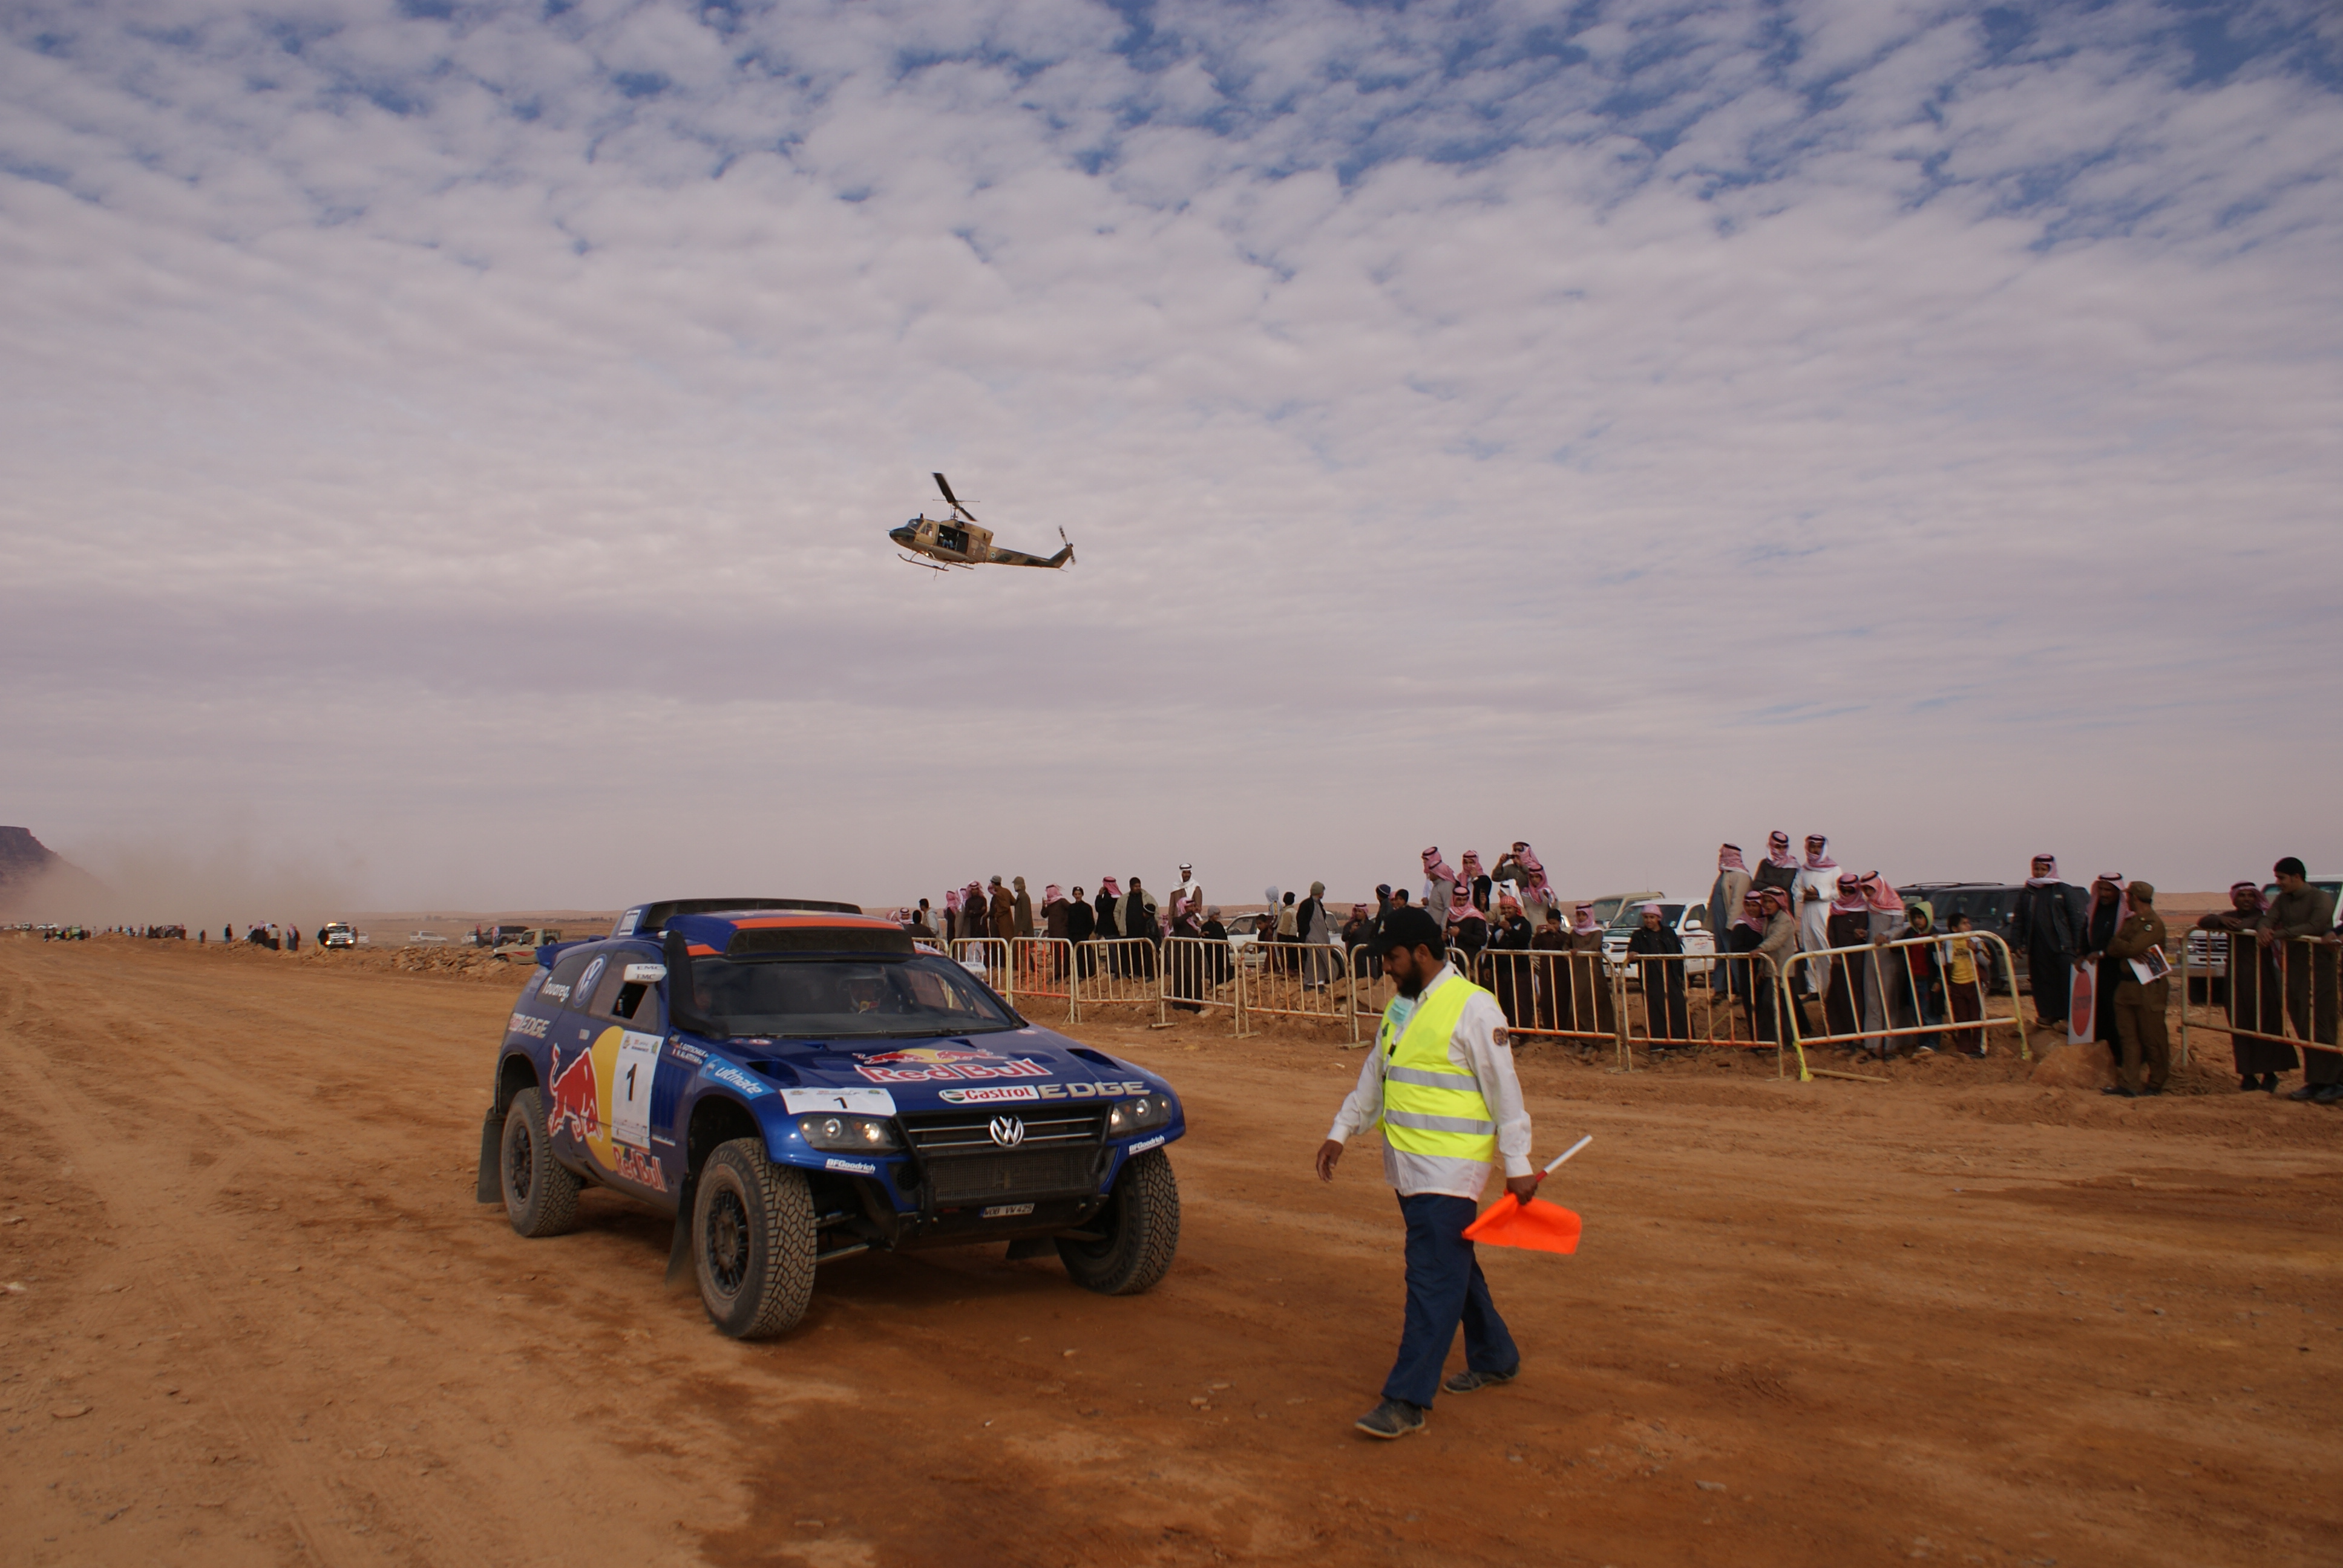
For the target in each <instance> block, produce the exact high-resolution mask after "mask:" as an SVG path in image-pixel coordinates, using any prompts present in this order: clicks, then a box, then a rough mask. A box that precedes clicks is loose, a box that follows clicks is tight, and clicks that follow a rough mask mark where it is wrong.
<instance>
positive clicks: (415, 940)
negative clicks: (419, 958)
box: [407, 931, 447, 948]
mask: <svg viewBox="0 0 2343 1568" xmlns="http://www.w3.org/2000/svg"><path fill="white" fill-rule="evenodd" d="M407 946H408V947H410V948H444V947H446V946H447V938H446V937H443V936H441V935H440V934H439V933H438V932H437V931H415V932H412V933H410V934H409V935H408V937H407Z"/></svg>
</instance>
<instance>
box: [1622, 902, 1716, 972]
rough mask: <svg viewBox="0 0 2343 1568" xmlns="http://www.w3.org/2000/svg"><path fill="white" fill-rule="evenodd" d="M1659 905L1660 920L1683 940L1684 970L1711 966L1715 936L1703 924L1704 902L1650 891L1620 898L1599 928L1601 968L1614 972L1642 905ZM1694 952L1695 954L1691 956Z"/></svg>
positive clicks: (1641, 917) (1704, 969)
mask: <svg viewBox="0 0 2343 1568" xmlns="http://www.w3.org/2000/svg"><path fill="white" fill-rule="evenodd" d="M1645 904H1657V905H1659V906H1660V923H1661V924H1663V925H1664V926H1666V927H1667V928H1668V929H1669V930H1673V931H1674V932H1675V934H1676V936H1677V937H1678V938H1679V939H1681V940H1682V941H1683V942H1684V953H1685V955H1686V957H1685V960H1684V973H1685V974H1686V975H1687V976H1690V975H1704V974H1706V973H1707V972H1708V971H1709V970H1711V969H1712V968H1714V967H1715V964H1714V962H1713V960H1714V959H1715V954H1716V937H1715V933H1714V932H1712V931H1710V930H1709V929H1708V925H1707V920H1708V906H1706V905H1705V904H1683V903H1677V902H1674V901H1673V900H1668V899H1666V898H1664V897H1663V896H1662V895H1660V894H1657V893H1654V894H1653V895H1652V896H1651V897H1650V898H1647V899H1638V900H1634V901H1633V902H1623V903H1622V904H1621V905H1620V908H1619V911H1618V913H1616V914H1615V915H1614V916H1613V917H1612V918H1611V923H1610V924H1609V925H1607V926H1605V927H1604V928H1603V964H1604V969H1605V970H1607V971H1608V972H1610V973H1614V974H1615V973H1617V972H1618V971H1619V970H1620V968H1621V967H1622V966H1624V965H1625V964H1626V962H1627V961H1628V960H1627V939H1628V938H1629V937H1632V936H1634V934H1635V931H1636V930H1637V929H1638V928H1639V927H1641V926H1642V925H1643V923H1644V905H1645ZM1695 953H1696V954H1698V955H1699V956H1698V957H1697V958H1694V957H1692V956H1691V955H1693V954H1695Z"/></svg>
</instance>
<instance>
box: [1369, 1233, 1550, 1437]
mask: <svg viewBox="0 0 2343 1568" xmlns="http://www.w3.org/2000/svg"><path fill="white" fill-rule="evenodd" d="M1399 1211H1400V1215H1401V1217H1402V1218H1403V1219H1404V1220H1405V1221H1407V1327H1406V1329H1405V1330H1404V1331H1403V1332H1402V1333H1401V1335H1400V1340H1399V1360H1397V1361H1395V1362H1393V1363H1392V1370H1391V1376H1389V1377H1388V1378H1385V1379H1384V1380H1383V1397H1384V1398H1385V1399H1403V1400H1405V1401H1407V1402H1408V1403H1410V1404H1423V1405H1428V1404H1430V1403H1431V1402H1432V1397H1433V1395H1434V1394H1436V1393H1438V1392H1440V1369H1441V1367H1442V1365H1443V1363H1445V1362H1447V1360H1448V1347H1449V1346H1451V1345H1453V1344H1454V1343H1455V1342H1456V1326H1457V1324H1458V1323H1460V1322H1461V1323H1463V1325H1464V1364H1465V1365H1466V1366H1468V1367H1470V1368H1472V1369H1473V1371H1474V1372H1512V1371H1513V1369H1514V1368H1515V1367H1518V1366H1520V1365H1521V1364H1522V1352H1520V1351H1519V1350H1518V1349H1516V1348H1515V1347H1514V1345H1513V1334H1512V1332H1510V1331H1508V1330H1507V1329H1506V1327H1505V1320H1504V1319H1503V1318H1501V1317H1499V1316H1498V1315H1497V1304H1496V1303H1495V1302H1493V1301H1491V1300H1490V1299H1489V1282H1488V1281H1486V1280H1484V1279H1483V1278H1482V1277H1481V1264H1480V1261H1479V1260H1478V1259H1476V1258H1474V1257H1473V1243H1472V1242H1470V1241H1466V1240H1465V1239H1464V1227H1465V1226H1467V1225H1469V1224H1471V1223H1472V1222H1473V1216H1474V1215H1476V1214H1478V1213H1479V1212H1480V1206H1479V1205H1478V1204H1476V1203H1474V1202H1473V1200H1472V1199H1470V1198H1451V1197H1449V1196H1447V1195H1446V1194H1445V1193H1441V1192H1419V1193H1417V1194H1415V1195H1414V1196H1413V1197H1403V1198H1402V1199H1400V1201H1399Z"/></svg>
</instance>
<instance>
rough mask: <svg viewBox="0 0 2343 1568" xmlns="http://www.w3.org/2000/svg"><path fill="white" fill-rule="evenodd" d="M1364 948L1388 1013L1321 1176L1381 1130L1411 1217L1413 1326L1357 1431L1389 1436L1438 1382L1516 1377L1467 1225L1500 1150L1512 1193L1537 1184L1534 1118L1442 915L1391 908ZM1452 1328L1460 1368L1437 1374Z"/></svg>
mask: <svg viewBox="0 0 2343 1568" xmlns="http://www.w3.org/2000/svg"><path fill="white" fill-rule="evenodd" d="M1368 950H1369V951H1370V952H1372V953H1373V954H1374V955H1375V956H1376V957H1377V958H1379V959H1381V960H1383V973H1385V974H1387V975H1389V976H1390V977H1391V978H1392V980H1393V982H1394V983H1395V984H1396V985H1397V986H1398V987H1399V995H1398V996H1396V997H1394V998H1393V1000H1392V1004H1391V1006H1390V1007H1388V1008H1386V1009H1384V1010H1383V1027H1382V1028H1381V1029H1380V1030H1377V1031H1376V1033H1375V1049H1374V1053H1373V1056H1372V1057H1370V1058H1369V1059H1368V1060H1367V1062H1366V1063H1365V1065H1364V1066H1363V1067H1362V1068H1361V1070H1360V1071H1359V1086H1358V1087H1357V1088H1356V1089H1354V1090H1353V1091H1351V1097H1350V1098H1349V1099H1348V1100H1346V1101H1343V1102H1342V1111H1341V1113H1340V1114H1338V1115H1337V1116H1336V1117H1335V1118H1334V1125H1333V1127H1332V1130H1330V1131H1328V1132H1327V1134H1326V1141H1325V1142H1324V1143H1322V1144H1320V1145H1319V1147H1318V1178H1319V1180H1320V1181H1332V1180H1333V1179H1334V1163H1335V1161H1338V1160H1340V1159H1342V1145H1343V1143H1344V1142H1345V1141H1348V1140H1349V1138H1350V1137H1351V1135H1352V1134H1353V1133H1355V1132H1362V1131H1365V1130H1366V1129H1368V1128H1370V1127H1379V1128H1381V1129H1382V1130H1383V1176H1384V1179H1385V1180H1386V1181H1390V1182H1391V1184H1392V1186H1393V1188H1394V1189H1395V1190H1396V1191H1398V1193H1399V1211H1400V1215H1401V1217H1402V1218H1403V1220H1404V1221H1406V1222H1407V1324H1406V1327H1405V1329H1404V1330H1403V1332H1401V1335H1400V1342H1399V1359H1398V1360H1397V1361H1396V1362H1393V1365H1392V1370H1391V1376H1389V1377H1388V1378H1386V1379H1384V1380H1383V1403H1381V1404H1379V1405H1377V1406H1376V1407H1375V1408H1374V1409H1373V1410H1372V1411H1370V1412H1367V1413H1366V1414H1365V1415H1363V1416H1361V1417H1360V1418H1359V1422H1358V1427H1359V1430H1360V1431H1361V1432H1365V1433H1366V1434H1367V1435H1368V1436H1370V1437H1380V1438H1395V1437H1405V1436H1406V1435H1407V1434H1408V1433H1410V1432H1422V1431H1423V1413H1424V1412H1425V1410H1426V1409H1428V1408H1429V1407H1430V1406H1431V1404H1432V1400H1433V1394H1434V1393H1436V1392H1438V1391H1439V1390H1441V1389H1446V1390H1447V1391H1448V1392H1450V1393H1470V1392H1473V1390H1474V1389H1481V1388H1488V1387H1490V1386H1492V1385H1493V1384H1496V1383H1501V1382H1512V1381H1513V1378H1514V1377H1515V1376H1516V1375H1518V1374H1519V1372H1521V1365H1522V1356H1521V1352H1520V1351H1519V1350H1517V1349H1515V1348H1514V1345H1513V1335H1512V1334H1511V1333H1510V1332H1507V1330H1506V1328H1505V1320H1504V1319H1503V1318H1501V1317H1499V1316H1498V1315H1497V1308H1496V1303H1495V1302H1492V1301H1491V1300H1490V1299H1489V1283H1488V1282H1487V1281H1486V1280H1484V1279H1483V1278H1482V1277H1481V1265H1480V1262H1479V1261H1477V1260H1476V1259H1475V1258H1474V1257H1473V1243H1472V1242H1470V1241H1466V1240H1465V1239H1464V1227H1465V1226H1467V1225H1469V1224H1471V1223H1472V1222H1473V1215H1474V1213H1475V1212H1476V1211H1477V1210H1478V1207H1479V1203H1480V1197H1481V1189H1482V1188H1483V1187H1485V1186H1487V1185H1488V1183H1489V1167H1490V1166H1491V1165H1492V1164H1493V1163H1495V1162H1496V1161H1497V1160H1499V1159H1500V1158H1501V1157H1502V1158H1503V1161H1504V1166H1505V1188H1506V1190H1507V1191H1510V1192H1513V1193H1514V1194H1515V1195H1516V1196H1518V1197H1520V1198H1521V1199H1522V1200H1523V1201H1528V1199H1529V1197H1530V1195H1531V1194H1532V1193H1533V1192H1534V1191H1537V1182H1536V1179H1535V1178H1534V1177H1533V1176H1532V1175H1531V1174H1530V1113H1529V1111H1528V1109H1527V1108H1526V1107H1524V1106H1523V1103H1522V1086H1521V1083H1520V1081H1518V1080H1516V1079H1515V1078H1514V1076H1513V1044H1512V1041H1511V1040H1508V1039H1507V1038H1506V1034H1505V1015H1504V1013H1503V1011H1501V1010H1499V1009H1498V1006H1497V999H1496V998H1494V997H1493V996H1491V995H1490V994H1489V993H1488V992H1487V991H1485V990H1482V989H1481V988H1480V987H1479V986H1476V985H1474V984H1473V982H1472V981H1470V980H1466V979H1465V978H1464V977H1463V975H1460V974H1458V973H1457V972H1456V971H1455V970H1453V969H1450V968H1449V967H1448V960H1447V946H1446V944H1445V941H1444V940H1443V936H1442V933H1441V930H1440V923H1439V921H1437V920H1433V917H1432V915H1431V914H1430V912H1429V911H1427V910H1416V909H1406V908H1401V909H1395V910H1393V911H1392V912H1391V913H1390V914H1389V915H1387V916H1385V917H1384V919H1383V925H1382V929H1381V930H1379V931H1378V932H1377V933H1376V936H1375V938H1374V940H1373V941H1372V942H1371V943H1369V944H1368ZM1460 1322H1461V1323H1462V1324H1463V1329H1464V1370H1463V1372H1457V1373H1455V1374H1454V1375H1453V1376H1452V1377H1450V1378H1448V1379H1447V1380H1446V1381H1445V1382H1443V1381H1442V1380H1441V1376H1440V1369H1441V1367H1442V1365H1443V1363H1444V1362H1446V1361H1447V1359H1448V1351H1449V1347H1450V1346H1451V1345H1453V1344H1454V1343H1455V1342H1456V1329H1457V1325H1458V1324H1459V1323H1460Z"/></svg>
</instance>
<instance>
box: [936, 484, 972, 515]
mask: <svg viewBox="0 0 2343 1568" xmlns="http://www.w3.org/2000/svg"><path fill="white" fill-rule="evenodd" d="M935 480H936V488H937V489H939V490H941V491H942V492H943V493H944V499H945V500H946V501H947V502H949V503H950V506H951V509H952V515H953V516H954V517H960V518H967V519H968V520H969V521H970V522H971V523H972V522H974V521H976V514H975V513H974V512H971V511H970V510H969V509H968V508H966V507H964V506H962V505H961V504H960V498H959V497H958V496H955V495H953V494H952V487H951V481H950V479H947V478H945V477H943V476H942V475H941V474H938V475H936V476H935Z"/></svg>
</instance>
